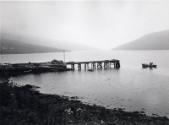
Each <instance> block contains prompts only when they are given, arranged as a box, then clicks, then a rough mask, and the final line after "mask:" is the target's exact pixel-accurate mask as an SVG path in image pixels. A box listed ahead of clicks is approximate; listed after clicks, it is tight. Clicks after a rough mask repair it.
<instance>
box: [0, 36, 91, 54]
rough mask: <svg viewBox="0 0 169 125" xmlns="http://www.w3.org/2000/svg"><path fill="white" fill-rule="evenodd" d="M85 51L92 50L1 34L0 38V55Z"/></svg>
mask: <svg viewBox="0 0 169 125" xmlns="http://www.w3.org/2000/svg"><path fill="white" fill-rule="evenodd" d="M55 46H56V48H55ZM86 49H93V48H90V47H88V46H83V45H80V44H76V43H70V42H65V41H52V40H47V39H40V38H32V37H28V36H27V37H25V36H18V35H13V34H7V33H2V35H1V37H0V54H25V53H47V52H63V51H73V50H86Z"/></svg>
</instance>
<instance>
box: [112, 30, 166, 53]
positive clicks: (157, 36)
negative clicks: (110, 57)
mask: <svg viewBox="0 0 169 125" xmlns="http://www.w3.org/2000/svg"><path fill="white" fill-rule="evenodd" d="M168 49H169V30H167V31H161V32H155V33H151V34H148V35H145V36H143V37H141V38H139V39H137V40H134V41H132V42H129V43H126V44H123V45H121V46H118V47H116V48H115V50H168Z"/></svg>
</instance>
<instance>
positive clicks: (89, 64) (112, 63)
mask: <svg viewBox="0 0 169 125" xmlns="http://www.w3.org/2000/svg"><path fill="white" fill-rule="evenodd" d="M82 65H83V66H84V70H89V69H92V70H96V69H111V68H114V69H119V68H120V61H119V60H116V59H112V60H100V61H85V62H66V66H67V67H68V66H70V69H71V70H75V67H77V69H78V70H81V69H82Z"/></svg>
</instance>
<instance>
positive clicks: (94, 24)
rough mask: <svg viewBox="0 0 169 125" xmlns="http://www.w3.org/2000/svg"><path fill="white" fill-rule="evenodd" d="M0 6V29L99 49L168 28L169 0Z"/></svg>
mask: <svg viewBox="0 0 169 125" xmlns="http://www.w3.org/2000/svg"><path fill="white" fill-rule="evenodd" d="M11 1H14V0H11ZM0 9H1V10H0V15H1V18H0V23H1V25H0V28H1V30H0V31H1V32H6V33H10V34H17V35H21V36H27V37H38V38H41V39H44V38H45V39H51V40H52V41H53V40H54V41H67V42H69V41H70V42H77V43H81V44H85V45H89V46H93V47H97V48H102V49H110V48H113V47H115V46H118V45H121V44H123V43H126V42H129V41H132V40H134V39H137V38H139V37H141V36H142V35H144V34H148V33H151V32H156V31H162V30H167V29H169V0H106V1H105V0H87V1H85V0H62V1H61V0H60V1H59V0H56V1H51V2H42V1H40V0H37V1H36V2H25V1H22V2H15V1H14V2H0ZM43 44H46V45H49V44H51V45H55V44H56V43H54V42H53V43H50V41H47V42H46V43H43Z"/></svg>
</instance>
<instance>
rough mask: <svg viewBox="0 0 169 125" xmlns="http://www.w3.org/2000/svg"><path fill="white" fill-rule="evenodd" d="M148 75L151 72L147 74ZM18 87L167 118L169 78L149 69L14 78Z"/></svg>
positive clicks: (48, 74)
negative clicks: (32, 88) (26, 86)
mask: <svg viewBox="0 0 169 125" xmlns="http://www.w3.org/2000/svg"><path fill="white" fill-rule="evenodd" d="M150 72H151V73H150ZM11 80H13V81H16V82H17V83H20V84H32V85H37V86H40V87H41V88H40V91H41V92H43V93H51V94H59V95H66V96H78V97H81V98H80V99H81V100H82V101H83V102H86V103H91V104H93V103H95V104H98V105H103V106H106V107H107V108H119V107H121V108H125V109H126V110H131V111H134V110H140V111H141V110H144V111H146V112H147V113H149V114H151V113H158V114H160V115H168V113H169V107H168V104H169V84H168V82H169V77H168V76H163V75H159V74H157V73H154V72H153V71H148V70H132V69H124V68H122V69H120V70H102V71H94V72H85V71H75V72H73V71H71V72H62V73H44V74H39V75H26V76H21V77H14V78H11Z"/></svg>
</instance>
